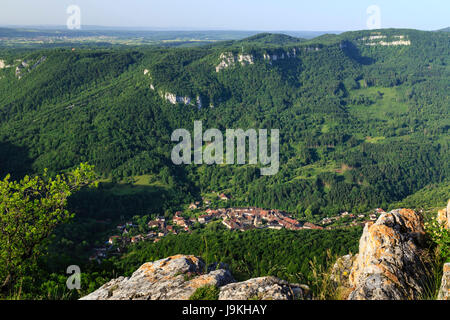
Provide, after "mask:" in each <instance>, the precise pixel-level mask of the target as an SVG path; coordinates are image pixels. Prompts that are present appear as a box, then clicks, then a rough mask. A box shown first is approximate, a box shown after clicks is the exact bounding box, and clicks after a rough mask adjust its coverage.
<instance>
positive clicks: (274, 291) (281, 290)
mask: <svg viewBox="0 0 450 320" xmlns="http://www.w3.org/2000/svg"><path fill="white" fill-rule="evenodd" d="M307 298H310V297H309V288H308V287H307V286H305V285H300V284H290V283H288V282H287V281H284V280H280V279H278V278H275V277H261V278H254V279H250V280H247V281H244V282H236V283H230V284H227V285H226V286H223V287H222V288H220V294H219V300H304V299H307Z"/></svg>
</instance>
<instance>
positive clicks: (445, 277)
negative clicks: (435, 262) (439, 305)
mask: <svg viewBox="0 0 450 320" xmlns="http://www.w3.org/2000/svg"><path fill="white" fill-rule="evenodd" d="M437 299H438V300H450V263H446V264H444V272H443V274H442V282H441V288H440V290H439V294H438V297H437Z"/></svg>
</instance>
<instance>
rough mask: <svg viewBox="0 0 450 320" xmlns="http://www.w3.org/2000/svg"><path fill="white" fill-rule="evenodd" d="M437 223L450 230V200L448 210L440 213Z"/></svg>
mask: <svg viewBox="0 0 450 320" xmlns="http://www.w3.org/2000/svg"><path fill="white" fill-rule="evenodd" d="M437 221H438V222H439V223H442V224H443V225H444V226H445V227H446V228H447V229H450V200H448V204H447V207H446V208H444V209H442V210H439V211H438V215H437Z"/></svg>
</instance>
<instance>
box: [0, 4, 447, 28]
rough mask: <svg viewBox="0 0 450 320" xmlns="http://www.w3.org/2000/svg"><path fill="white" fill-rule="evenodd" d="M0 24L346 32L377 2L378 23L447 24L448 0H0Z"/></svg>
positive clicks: (389, 25) (385, 25)
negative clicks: (76, 17)
mask: <svg viewBox="0 0 450 320" xmlns="http://www.w3.org/2000/svg"><path fill="white" fill-rule="evenodd" d="M1 2H2V5H1V9H0V25H2V26H5V25H33V26H36V25H59V26H61V25H66V22H67V20H68V18H69V16H70V14H68V13H67V8H68V7H69V6H70V5H77V6H78V7H79V8H80V20H81V26H82V28H83V25H84V26H89V25H95V26H115V27H135V28H138V27H139V28H142V27H147V28H154V29H158V28H162V29H171V30H261V31H276V30H285V31H289V30H292V31H300V30H301V31H348V30H362V29H368V24H367V21H368V19H370V16H371V14H368V13H367V8H368V7H369V6H371V5H377V6H378V8H379V10H380V11H379V12H380V15H379V17H380V19H379V20H378V21H379V22H380V26H381V28H413V29H420V30H437V29H441V28H444V27H448V26H450V1H449V0H426V1H424V0H340V1H339V0H309V1H306V0H221V1H218V0H39V1H37V0H1Z"/></svg>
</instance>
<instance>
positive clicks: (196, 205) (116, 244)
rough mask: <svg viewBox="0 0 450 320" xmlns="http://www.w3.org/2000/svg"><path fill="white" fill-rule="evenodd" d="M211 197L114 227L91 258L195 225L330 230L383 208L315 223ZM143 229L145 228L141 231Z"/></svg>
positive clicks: (362, 221)
mask: <svg viewBox="0 0 450 320" xmlns="http://www.w3.org/2000/svg"><path fill="white" fill-rule="evenodd" d="M218 199H219V200H220V201H221V202H227V201H228V200H229V199H230V198H229V196H227V195H226V194H224V193H221V194H219V195H218ZM210 205H211V200H208V199H203V200H202V201H195V202H193V203H191V204H190V205H189V206H188V208H187V211H188V212H191V213H192V212H197V213H198V214H197V215H194V216H192V214H188V213H187V212H183V211H177V212H175V213H174V215H173V217H172V218H171V219H169V218H166V217H164V216H158V217H156V218H155V219H153V220H150V221H149V222H148V223H146V225H145V227H143V226H142V225H140V226H138V225H137V224H135V223H133V222H132V221H128V222H126V223H123V224H120V225H117V226H116V231H115V233H114V234H113V235H111V236H110V237H109V238H108V239H106V240H107V241H106V242H105V244H104V246H102V247H100V248H95V249H94V253H93V255H91V257H90V258H89V260H91V261H97V262H100V261H101V260H102V259H104V258H106V257H107V256H108V255H110V254H111V253H114V254H118V253H120V252H122V251H123V250H124V248H126V247H127V246H128V245H131V244H135V243H138V242H142V241H152V242H158V241H160V240H161V239H162V238H163V237H165V236H167V235H169V234H174V235H176V234H179V233H181V232H188V233H190V232H192V231H193V230H195V229H197V228H202V226H204V225H207V224H209V223H211V222H217V223H221V224H222V225H223V226H224V227H226V228H227V229H229V230H238V231H243V232H244V231H247V230H251V229H264V228H266V229H275V230H280V229H287V230H304V229H315V230H324V229H325V230H330V229H335V228H345V227H353V226H357V225H360V226H364V225H365V223H367V222H368V221H375V220H376V219H377V218H378V216H379V215H380V214H382V213H385V211H384V210H383V209H381V208H377V209H374V210H373V211H372V212H370V213H365V214H353V213H349V212H347V211H346V212H342V213H340V214H338V215H336V216H333V217H327V218H323V219H322V220H321V221H320V222H318V223H312V222H308V221H298V220H296V219H294V218H293V217H292V216H291V215H289V214H288V213H286V212H283V211H281V210H277V209H261V208H255V207H228V208H217V209H212V208H210ZM143 229H145V232H142V231H144V230H143Z"/></svg>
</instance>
